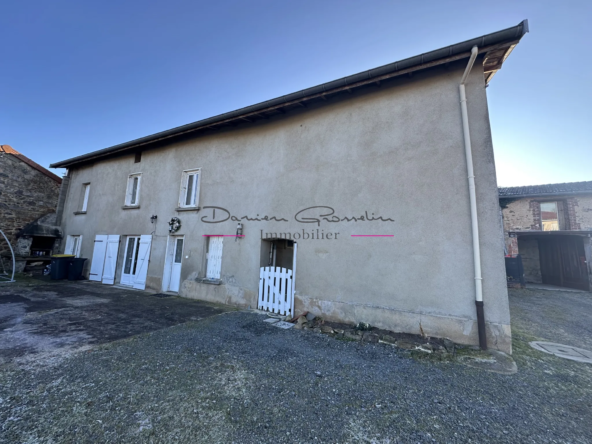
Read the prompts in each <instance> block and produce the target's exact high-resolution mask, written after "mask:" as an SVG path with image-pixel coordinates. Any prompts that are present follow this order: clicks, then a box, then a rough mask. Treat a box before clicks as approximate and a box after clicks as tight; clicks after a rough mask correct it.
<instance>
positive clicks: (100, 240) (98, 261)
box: [88, 234, 109, 282]
mask: <svg viewBox="0 0 592 444" xmlns="http://www.w3.org/2000/svg"><path fill="white" fill-rule="evenodd" d="M108 238H109V236H107V235H106V234H97V235H96V237H95V245H94V247H93V257H92V263H91V266H90V276H89V278H88V279H89V280H91V281H99V282H101V279H102V278H103V266H104V265H105V253H106V252H107V239H108Z"/></svg>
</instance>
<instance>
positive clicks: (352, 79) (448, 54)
mask: <svg viewBox="0 0 592 444" xmlns="http://www.w3.org/2000/svg"><path fill="white" fill-rule="evenodd" d="M527 32H529V28H528V20H523V21H522V22H520V23H519V24H518V25H516V26H513V27H510V28H506V29H503V30H501V31H497V32H493V33H490V34H486V35H483V36H481V37H476V38H473V39H470V40H465V41H463V42H460V43H456V44H453V45H449V46H446V47H444V48H440V49H436V50H434V51H430V52H426V53H423V54H420V55H417V56H413V57H409V58H406V59H403V60H400V61H397V62H393V63H390V64H387V65H383V66H380V67H377V68H373V69H370V70H367V71H363V72H360V73H358V74H353V75H350V76H346V77H342V78H340V79H337V80H333V81H330V82H326V83H323V84H320V85H317V86H313V87H310V88H307V89H303V90H300V91H297V92H294V93H291V94H287V95H284V96H280V97H277V98H275V99H270V100H267V101H264V102H260V103H257V104H255V105H250V106H247V107H244V108H239V109H237V110H234V111H230V112H227V113H224V114H219V115H217V116H214V117H209V118H206V119H203V120H199V121H196V122H193V123H189V124H186V125H182V126H179V127H175V128H172V129H169V130H165V131H161V132H158V133H155V134H152V135H149V136H145V137H141V138H138V139H134V140H131V141H129V142H124V143H121V144H118V145H114V146H111V147H109V148H104V149H102V150H97V151H93V152H90V153H87V154H83V155H81V156H76V157H72V158H70V159H66V160H63V161H60V162H55V163H52V164H51V165H50V168H67V167H69V166H72V165H75V164H78V163H83V162H89V161H92V160H95V159H98V158H101V157H105V156H108V155H111V154H115V153H118V152H124V151H128V150H133V149H135V148H137V147H139V146H143V145H147V144H151V143H154V142H158V141H161V140H163V139H168V138H171V137H176V136H180V135H182V134H186V133H189V132H193V131H197V130H200V129H204V128H212V127H215V126H217V125H222V124H226V123H228V122H230V121H234V120H242V121H243V122H244V121H245V120H246V121H247V122H250V121H251V120H249V117H252V116H260V114H258V113H265V112H271V111H277V110H279V111H280V112H282V113H283V112H284V111H283V109H282V108H283V107H286V106H290V105H293V104H302V102H303V101H306V100H311V99H314V98H318V97H321V98H323V99H325V96H328V95H330V94H334V93H337V92H342V91H344V90H345V91H348V92H349V91H351V89H353V88H357V87H359V86H364V85H367V84H369V83H376V82H380V81H381V80H386V79H388V78H392V77H396V76H399V75H403V74H408V73H411V72H414V71H419V70H422V69H428V68H431V67H434V66H438V65H441V64H444V63H449V62H452V61H457V60H462V59H464V58H468V57H470V52H471V48H472V47H473V46H478V47H479V53H480V54H481V53H486V52H487V51H492V50H496V49H501V48H506V47H511V45H514V46H515V45H516V44H517V43H518V42H519V41H520V39H521V38H522V37H523V36H524V34H526V33H527ZM303 106H304V105H303ZM260 117H261V116H260ZM264 118H266V117H264Z"/></svg>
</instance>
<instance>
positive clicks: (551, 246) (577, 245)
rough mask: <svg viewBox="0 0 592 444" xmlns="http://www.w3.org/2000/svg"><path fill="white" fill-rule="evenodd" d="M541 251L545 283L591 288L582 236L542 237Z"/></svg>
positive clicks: (583, 288)
mask: <svg viewBox="0 0 592 444" xmlns="http://www.w3.org/2000/svg"><path fill="white" fill-rule="evenodd" d="M539 252H540V259H541V275H542V278H543V284H549V285H559V286H561V287H569V288H577V289H579V290H586V291H588V290H589V289H590V282H589V280H588V271H587V268H586V262H585V253H584V244H583V242H582V239H581V238H580V237H576V236H561V237H558V238H553V239H540V240H539Z"/></svg>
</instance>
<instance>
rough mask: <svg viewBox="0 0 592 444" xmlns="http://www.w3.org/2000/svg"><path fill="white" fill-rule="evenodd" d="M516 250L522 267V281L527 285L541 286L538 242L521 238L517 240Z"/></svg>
mask: <svg viewBox="0 0 592 444" xmlns="http://www.w3.org/2000/svg"><path fill="white" fill-rule="evenodd" d="M518 249H519V251H520V256H522V265H523V266H524V279H525V280H526V282H528V283H532V284H542V283H543V278H542V276H541V260H540V256H539V241H538V240H537V239H529V238H528V237H523V238H520V239H519V240H518Z"/></svg>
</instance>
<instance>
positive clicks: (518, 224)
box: [499, 181, 592, 291]
mask: <svg viewBox="0 0 592 444" xmlns="http://www.w3.org/2000/svg"><path fill="white" fill-rule="evenodd" d="M499 199H500V206H501V208H502V214H503V223H504V238H505V244H506V256H508V257H517V256H518V255H520V257H521V258H522V265H523V269H524V280H525V281H526V283H531V284H548V285H557V286H561V287H569V288H576V289H579V290H586V291H589V290H590V289H591V288H592V265H591V264H592V250H591V237H592V181H588V182H571V183H554V184H547V185H532V186H524V187H509V188H500V189H499Z"/></svg>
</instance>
